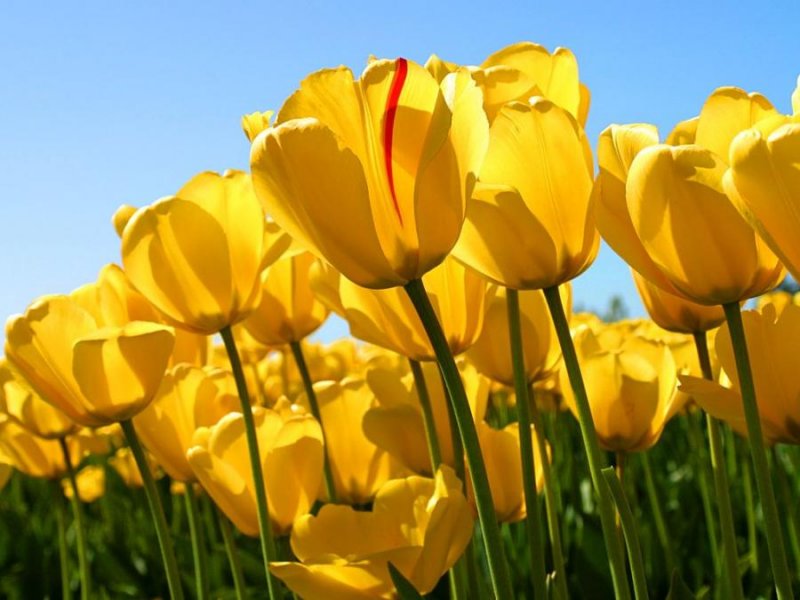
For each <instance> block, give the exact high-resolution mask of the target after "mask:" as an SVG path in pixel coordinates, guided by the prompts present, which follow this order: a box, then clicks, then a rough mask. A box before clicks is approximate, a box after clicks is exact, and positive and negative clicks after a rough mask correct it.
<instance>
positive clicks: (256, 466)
mask: <svg viewBox="0 0 800 600" xmlns="http://www.w3.org/2000/svg"><path fill="white" fill-rule="evenodd" d="M219 333H220V335H221V336H222V341H223V343H224V344H225V350H226V352H227V353H228V360H229V361H230V363H231V371H233V378H234V379H235V380H236V390H237V391H238V392H239V401H240V402H241V405H242V416H243V417H244V428H245V434H246V436H247V452H248V454H249V455H250V469H251V470H252V472H253V485H254V487H255V491H256V508H257V511H258V533H259V539H260V540H261V556H262V559H263V560H264V573H265V574H266V577H267V592H268V593H269V597H270V600H278V599H279V598H280V597H281V595H280V591H279V588H278V584H277V582H276V581H275V578H274V577H272V573H270V570H269V563H270V562H271V561H272V560H273V557H274V542H273V539H272V528H271V527H270V521H269V510H268V507H267V489H266V487H265V486H264V473H263V471H262V468H261V454H260V453H259V451H258V438H257V437H256V426H255V423H254V422H253V409H252V407H251V406H250V394H249V393H248V391H247V381H246V380H245V378H244V371H243V370H242V361H241V359H240V358H239V351H238V350H237V349H236V341H235V340H234V339H233V332H232V331H231V328H230V327H225V328H223V329H222V330H221V331H220V332H219Z"/></svg>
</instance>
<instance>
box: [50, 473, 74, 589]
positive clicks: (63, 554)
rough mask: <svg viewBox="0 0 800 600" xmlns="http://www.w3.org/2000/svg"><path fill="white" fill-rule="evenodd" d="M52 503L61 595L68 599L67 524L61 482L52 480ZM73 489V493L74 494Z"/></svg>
mask: <svg viewBox="0 0 800 600" xmlns="http://www.w3.org/2000/svg"><path fill="white" fill-rule="evenodd" d="M52 490H53V503H54V504H55V505H56V525H57V527H58V564H59V567H60V569H61V597H62V598H63V599H64V600H69V599H70V597H71V594H70V592H69V556H68V554H67V525H66V516H65V515H64V494H63V492H62V491H61V484H60V483H59V482H58V481H54V482H53V487H52ZM74 493H75V492H74V490H73V494H74Z"/></svg>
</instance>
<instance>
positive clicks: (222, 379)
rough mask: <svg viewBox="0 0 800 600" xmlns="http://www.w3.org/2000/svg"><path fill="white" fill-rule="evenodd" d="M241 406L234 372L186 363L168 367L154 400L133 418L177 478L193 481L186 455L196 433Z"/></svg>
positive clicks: (145, 440)
mask: <svg viewBox="0 0 800 600" xmlns="http://www.w3.org/2000/svg"><path fill="white" fill-rule="evenodd" d="M237 410H241V407H240V404H239V396H238V395H237V393H236V384H235V383H234V381H233V376H232V375H231V374H230V373H229V372H227V371H222V370H220V369H216V368H214V367H205V368H200V367H194V366H191V365H187V364H183V365H178V366H176V367H173V368H171V369H170V370H169V371H167V373H166V375H165V376H164V379H163V381H162V382H161V387H160V388H159V390H158V393H157V394H156V397H155V398H154V399H153V402H152V403H151V404H150V405H149V406H148V407H147V408H146V409H145V410H143V411H142V412H141V413H139V414H138V415H136V417H135V418H134V419H133V424H134V426H135V427H136V433H137V434H138V435H139V438H140V439H141V441H142V443H143V444H144V445H145V447H146V448H147V449H148V450H149V451H150V453H151V454H152V455H153V457H154V458H155V460H156V462H158V464H159V465H161V467H163V469H164V470H165V471H166V472H167V474H168V475H169V476H170V477H172V478H173V479H176V480H179V481H193V480H194V472H193V471H192V468H191V466H190V465H189V462H188V460H187V459H186V452H187V451H188V450H189V448H190V447H191V446H192V436H193V435H194V432H195V430H196V429H198V428H199V427H210V426H212V425H214V424H215V423H217V422H218V421H219V420H220V419H222V417H224V416H225V415H227V414H228V413H230V412H233V411H237Z"/></svg>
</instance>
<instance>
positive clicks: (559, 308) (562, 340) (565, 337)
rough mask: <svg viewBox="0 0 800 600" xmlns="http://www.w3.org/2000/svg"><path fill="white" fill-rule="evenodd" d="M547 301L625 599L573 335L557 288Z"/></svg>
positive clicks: (621, 561)
mask: <svg viewBox="0 0 800 600" xmlns="http://www.w3.org/2000/svg"><path fill="white" fill-rule="evenodd" d="M544 296H545V299H546V300H547V307H548V308H549V309H550V315H551V317H552V318H553V324H554V325H555V329H556V334H557V336H558V342H559V344H560V345H561V353H562V354H563V356H564V366H565V368H566V369H567V375H568V376H569V382H570V385H571V386H572V391H573V393H574V395H575V404H576V406H577V408H578V423H579V424H580V428H581V436H582V438H583V446H584V449H585V451H586V458H587V460H588V462H589V473H590V475H591V477H592V483H593V484H594V490H595V493H596V494H597V505H598V508H599V512H600V524H601V525H602V527H603V538H604V540H605V544H606V551H607V553H608V563H609V567H610V568H611V579H612V581H613V583H614V591H615V593H616V596H617V598H618V599H620V600H627V599H628V598H630V596H631V593H630V589H629V587H628V578H627V576H626V573H625V555H624V551H623V549H622V544H620V540H619V538H618V537H617V534H616V525H615V521H616V512H615V510H614V506H613V504H612V500H611V491H610V490H609V489H608V483H607V482H606V481H605V478H604V477H603V474H602V469H603V467H604V462H605V461H604V460H603V458H602V454H601V452H600V445H599V443H598V441H597V432H596V431H595V428H594V421H593V420H592V411H591V409H590V407H589V398H588V397H587V395H586V386H585V385H584V383H583V375H582V374H581V368H580V365H579V364H578V355H577V354H576V353H575V346H574V344H573V343H572V336H571V335H570V331H569V323H568V322H567V316H566V314H564V306H563V305H562V304H561V296H560V295H559V293H558V287H557V286H554V287H550V288H547V289H545V290H544Z"/></svg>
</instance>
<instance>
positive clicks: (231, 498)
mask: <svg viewBox="0 0 800 600" xmlns="http://www.w3.org/2000/svg"><path fill="white" fill-rule="evenodd" d="M253 419H254V420H255V425H256V435H257V436H258V449H259V452H260V454H261V462H262V467H263V469H264V481H265V484H266V491H267V501H268V504H269V515H270V520H271V521H272V529H273V532H275V534H276V535H285V534H287V533H289V531H290V530H291V528H292V523H294V521H295V520H296V519H297V518H298V517H300V516H302V515H305V514H306V513H307V512H308V511H309V510H310V509H311V506H312V505H313V503H314V500H315V499H316V497H317V493H318V491H319V489H320V486H321V484H322V460H323V454H322V432H321V430H320V427H319V423H317V422H316V421H315V420H314V418H313V417H311V416H310V415H307V414H297V413H296V412H294V411H288V412H287V411H284V412H278V411H274V410H269V409H264V408H261V407H255V408H254V409H253ZM193 444H194V445H193V446H192V447H191V448H189V450H188V452H187V458H188V460H189V465H191V467H192V470H193V471H194V474H195V476H196V478H197V481H199V482H200V485H202V486H203V488H204V489H205V490H206V491H207V492H208V494H209V495H210V496H211V498H212V499H213V500H214V502H215V503H216V505H217V506H218V507H219V508H220V509H221V510H222V511H223V512H224V513H225V514H226V515H227V516H228V518H229V519H230V520H231V521H233V523H234V525H236V527H237V528H238V529H239V530H240V531H241V532H242V533H244V534H245V535H249V536H257V535H258V517H257V510H256V495H255V488H254V487H253V475H252V471H251V469H250V459H249V455H248V452H247V440H246V439H245V428H244V417H243V416H242V414H241V413H238V412H234V413H230V414H228V415H226V416H224V417H223V418H222V419H220V421H219V422H218V423H216V424H215V425H212V426H211V427H208V428H206V427H201V428H199V429H197V431H196V432H195V434H194V440H193Z"/></svg>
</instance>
